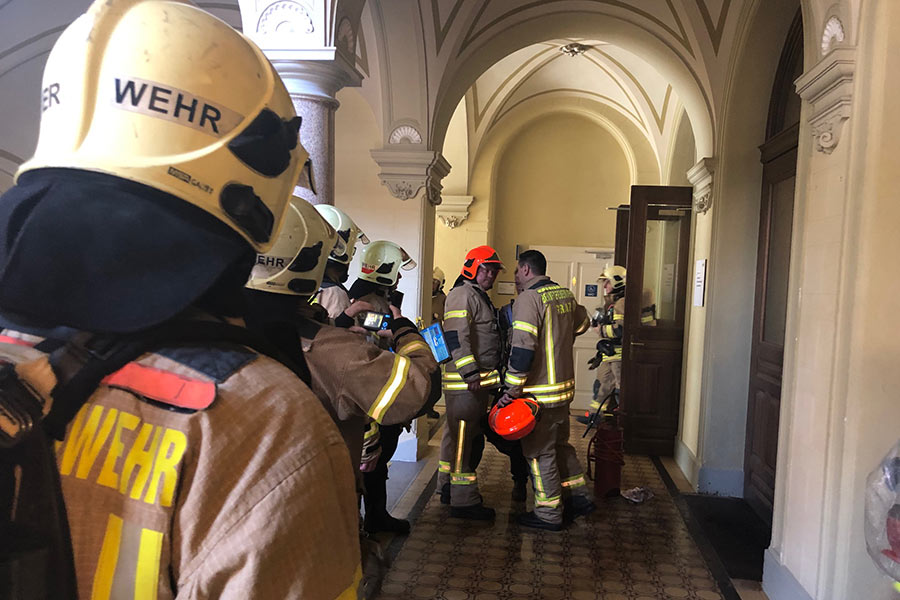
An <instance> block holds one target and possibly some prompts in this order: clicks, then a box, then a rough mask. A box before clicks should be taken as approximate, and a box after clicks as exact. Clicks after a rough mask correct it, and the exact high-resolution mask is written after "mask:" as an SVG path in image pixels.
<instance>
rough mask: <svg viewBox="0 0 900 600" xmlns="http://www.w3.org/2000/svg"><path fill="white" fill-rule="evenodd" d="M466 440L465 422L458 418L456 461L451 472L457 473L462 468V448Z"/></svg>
mask: <svg viewBox="0 0 900 600" xmlns="http://www.w3.org/2000/svg"><path fill="white" fill-rule="evenodd" d="M465 442H466V422H465V421H463V420H462V419H460V421H459V430H458V431H457V432H456V463H455V464H454V465H453V472H454V473H459V472H460V471H461V470H462V457H463V448H464V446H465Z"/></svg>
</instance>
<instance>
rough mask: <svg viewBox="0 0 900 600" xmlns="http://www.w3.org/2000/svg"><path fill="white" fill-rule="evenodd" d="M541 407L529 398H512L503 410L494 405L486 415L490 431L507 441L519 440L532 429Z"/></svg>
mask: <svg viewBox="0 0 900 600" xmlns="http://www.w3.org/2000/svg"><path fill="white" fill-rule="evenodd" d="M540 410H541V405H540V404H538V403H537V402H535V401H534V400H532V399H531V398H514V399H513V401H512V402H511V403H509V404H507V405H506V406H504V407H503V408H501V407H500V406H499V405H497V404H495V405H494V408H492V409H491V413H490V414H489V415H488V423H489V424H490V426H491V429H493V430H494V431H496V432H497V434H498V435H500V437H502V438H505V439H507V440H520V439H522V438H523V437H525V436H526V435H528V434H529V433H531V430H532V429H534V424H535V423H537V416H538V413H539V412H540Z"/></svg>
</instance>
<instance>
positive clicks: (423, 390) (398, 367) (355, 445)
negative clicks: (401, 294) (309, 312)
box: [298, 319, 441, 469]
mask: <svg viewBox="0 0 900 600" xmlns="http://www.w3.org/2000/svg"><path fill="white" fill-rule="evenodd" d="M391 330H392V332H393V334H394V338H393V342H392V344H391V350H392V351H393V352H389V351H386V350H382V349H380V348H378V347H377V346H374V345H373V344H366V343H364V341H363V340H362V338H360V336H359V335H357V334H355V333H351V332H349V331H346V330H344V329H339V328H336V327H330V326H328V325H322V324H319V323H315V322H314V321H312V320H309V319H303V320H302V321H301V322H300V323H299V325H298V332H299V335H300V340H301V344H302V347H303V355H304V357H305V359H306V364H307V365H308V366H309V370H310V374H311V375H312V390H313V392H314V393H315V394H316V396H318V397H319V399H320V400H322V402H323V403H324V404H325V406H326V409H327V410H328V411H329V412H330V413H331V415H332V417H333V418H334V420H335V422H336V423H337V424H338V429H340V430H341V434H342V435H343V436H344V441H345V442H346V443H347V447H348V448H349V449H350V460H351V462H352V464H353V466H354V469H356V468H358V467H359V461H360V456H361V454H362V444H363V435H364V432H365V427H366V423H367V422H368V421H370V420H372V421H375V422H377V423H378V424H379V425H396V424H399V423H406V422H407V421H410V420H411V419H413V418H414V417H415V416H416V415H417V413H419V412H420V411H421V410H422V408H423V407H424V406H425V405H426V404H428V405H429V406H432V405H434V401H435V400H437V398H438V397H440V393H441V392H440V386H439V384H438V381H439V380H438V377H439V375H438V373H439V370H438V365H437V362H435V360H434V355H433V354H432V353H431V349H430V348H429V347H428V344H426V343H425V340H424V339H423V338H422V336H421V335H419V332H418V331H417V330H416V328H415V326H414V325H413V324H412V323H411V322H410V321H409V320H408V319H398V320H396V321H394V322H393V323H392V328H391Z"/></svg>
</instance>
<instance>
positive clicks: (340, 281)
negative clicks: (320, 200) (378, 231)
mask: <svg viewBox="0 0 900 600" xmlns="http://www.w3.org/2000/svg"><path fill="white" fill-rule="evenodd" d="M316 210H317V211H319V214H320V215H322V217H323V218H324V219H325V220H326V221H328V224H329V225H331V226H332V227H333V228H334V230H335V231H337V234H338V237H339V238H340V239H341V240H342V241H343V244H339V246H338V247H335V249H334V250H332V252H331V254H330V255H329V256H328V262H327V263H326V265H325V276H324V277H323V278H322V289H321V290H320V291H319V293H318V295H317V296H316V299H315V301H316V302H317V303H318V304H320V305H321V306H322V308H324V309H325V310H326V311H328V318H329V319H331V321H332V323H333V322H334V321H335V320H336V319H338V318H340V315H341V313H343V312H344V311H345V310H346V309H347V308H348V307H349V306H350V296H349V295H348V294H347V288H345V287H344V284H345V283H346V282H347V276H348V275H349V269H350V261H352V260H353V256H354V255H355V254H356V243H357V242H362V243H363V244H368V243H369V238H368V237H366V234H365V233H363V232H362V230H361V229H360V228H359V226H358V225H357V224H356V223H355V222H354V221H353V219H351V218H350V217H349V216H347V214H346V213H345V212H344V211H342V210H340V209H338V208H335V207H334V206H331V205H330V204H317V205H316ZM349 316H350V317H352V316H353V315H349Z"/></svg>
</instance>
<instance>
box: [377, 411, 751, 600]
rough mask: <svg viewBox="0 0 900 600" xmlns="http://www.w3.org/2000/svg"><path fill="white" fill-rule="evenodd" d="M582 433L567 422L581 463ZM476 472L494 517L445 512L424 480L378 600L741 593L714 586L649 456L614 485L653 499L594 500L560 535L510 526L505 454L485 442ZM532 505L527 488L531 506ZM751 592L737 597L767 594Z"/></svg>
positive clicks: (635, 461)
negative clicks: (644, 491)
mask: <svg viewBox="0 0 900 600" xmlns="http://www.w3.org/2000/svg"><path fill="white" fill-rule="evenodd" d="M582 431H583V426H582V425H580V424H578V423H576V422H575V421H574V419H573V421H572V433H573V435H572V443H573V445H574V446H575V448H576V449H577V451H578V454H579V457H580V458H581V460H582V461H584V457H585V455H586V451H587V443H588V439H589V437H588V438H583V439H582V438H581V437H579V436H580V434H581V432H582ZM478 478H479V483H480V486H481V490H482V493H483V495H484V501H485V504H487V505H488V506H492V507H494V508H496V510H497V520H496V521H495V522H494V523H493V524H486V523H480V522H470V521H464V520H460V519H452V518H450V517H449V509H448V507H446V506H442V505H441V503H440V498H439V496H437V495H435V494H434V482H433V481H432V483H431V484H429V485H428V487H427V488H426V489H425V491H424V492H423V494H422V497H421V498H420V499H419V502H418V503H417V504H416V506H415V507H414V508H413V509H412V510H411V511H410V515H409V518H410V520H411V521H412V524H413V527H412V533H411V534H410V536H409V537H408V538H407V539H406V540H405V541H402V539H395V540H394V543H393V544H392V546H391V547H392V550H393V551H394V553H396V556H395V557H393V563H392V566H391V570H390V572H389V573H388V575H387V577H386V579H385V583H384V586H383V587H382V593H381V595H380V596H379V598H380V599H381V600H400V599H406V598H443V599H445V600H466V599H469V600H495V599H501V598H502V599H506V598H535V599H537V598H542V599H547V600H558V599H563V598H572V599H576V600H582V599H585V600H586V599H592V598H598V599H604V600H625V599H628V600H651V599H660V600H663V599H666V600H668V599H670V598H671V599H675V598H678V599H689V600H719V599H724V600H728V599H737V598H739V596H737V595H736V593H735V591H734V590H731V591H730V594H728V593H727V592H726V593H723V591H724V590H720V588H719V585H718V584H717V582H716V578H715V577H714V576H713V573H712V572H711V570H710V567H709V566H707V563H706V562H705V560H704V558H703V555H702V554H701V552H700V549H699V548H698V546H697V544H696V543H695V542H694V540H693V539H692V537H691V534H690V532H689V531H688V528H687V526H686V525H685V522H684V520H683V519H682V517H681V514H680V513H679V510H678V508H677V506H676V503H675V501H674V499H673V497H672V495H671V494H670V492H669V491H668V489H667V486H666V484H665V483H664V481H663V479H662V477H661V476H660V474H659V471H658V470H657V467H656V465H655V464H654V462H653V460H651V459H650V458H648V457H645V456H627V457H626V465H625V468H624V470H623V481H622V485H623V489H629V488H632V487H637V486H643V487H647V488H649V489H650V490H652V491H653V493H654V497H653V498H652V499H650V500H649V501H647V502H645V503H644V504H641V505H635V504H631V503H629V502H628V501H626V500H624V499H623V498H621V497H620V498H614V499H611V500H605V501H600V502H599V503H598V510H597V511H595V512H594V513H593V514H592V515H590V516H589V517H587V518H586V519H579V520H578V521H577V522H575V523H574V524H572V525H569V526H568V527H567V528H566V529H565V530H564V531H562V532H560V533H553V532H535V531H532V530H524V529H522V528H520V527H519V526H518V525H516V524H515V520H514V517H515V514H516V513H518V512H520V511H522V510H523V508H524V507H523V506H522V505H517V504H516V503H514V502H512V501H511V499H510V494H511V491H512V481H511V479H510V478H509V473H508V461H507V459H506V457H505V456H503V455H501V454H499V453H498V452H497V451H496V450H495V449H494V448H493V447H492V446H490V444H488V446H487V447H486V448H485V454H484V458H483V460H482V462H481V465H480V466H479V468H478ZM531 502H532V493H531V492H529V500H528V503H527V506H528V508H529V509H530V508H531ZM401 544H402V545H401ZM398 546H399V552H397V547H398ZM726 581H727V580H726ZM726 587H727V583H726ZM756 594H758V595H756V596H751V595H745V596H742V597H743V598H744V599H745V600H746V599H747V598H754V599H755V598H764V597H765V596H763V595H762V594H761V593H759V592H756Z"/></svg>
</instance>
